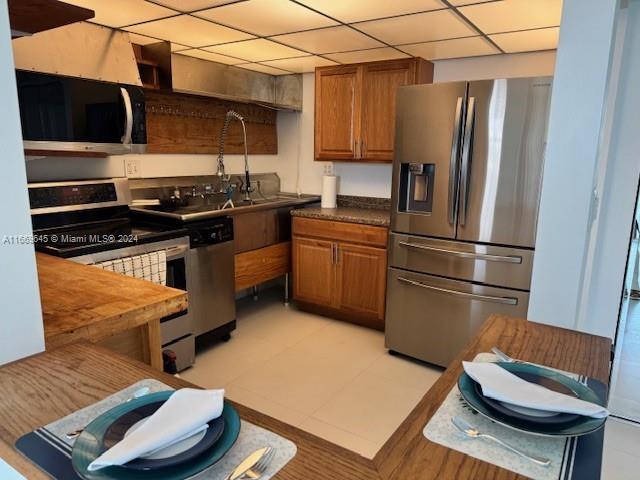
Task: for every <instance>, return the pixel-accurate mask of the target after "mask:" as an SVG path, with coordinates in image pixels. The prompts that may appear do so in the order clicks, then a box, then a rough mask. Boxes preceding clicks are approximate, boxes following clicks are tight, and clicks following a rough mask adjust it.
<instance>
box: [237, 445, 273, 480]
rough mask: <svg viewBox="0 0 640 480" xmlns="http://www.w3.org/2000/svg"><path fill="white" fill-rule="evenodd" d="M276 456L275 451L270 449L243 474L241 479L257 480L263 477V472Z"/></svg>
mask: <svg viewBox="0 0 640 480" xmlns="http://www.w3.org/2000/svg"><path fill="white" fill-rule="evenodd" d="M275 454H276V449H275V448H271V449H270V450H269V451H268V452H267V453H265V454H264V455H263V457H262V458H261V459H260V460H259V461H258V462H257V463H256V464H255V465H254V466H253V467H251V468H250V469H249V470H247V471H246V472H244V475H243V476H242V478H249V479H251V480H258V479H259V478H260V477H262V476H263V475H264V472H266V471H267V468H269V464H270V463H271V460H273V457H274V456H275Z"/></svg>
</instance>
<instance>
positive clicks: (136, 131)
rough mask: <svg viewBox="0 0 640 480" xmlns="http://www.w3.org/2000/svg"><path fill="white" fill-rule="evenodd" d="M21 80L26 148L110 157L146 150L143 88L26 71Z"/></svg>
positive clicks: (20, 75)
mask: <svg viewBox="0 0 640 480" xmlns="http://www.w3.org/2000/svg"><path fill="white" fill-rule="evenodd" d="M16 80H17V82H16V83H17V87H18V102H19V105H20V121H21V124H22V139H23V141H24V148H25V149H32V150H38V151H45V152H46V151H56V152H60V151H62V152H64V151H69V152H86V153H88V154H89V153H98V154H107V155H117V154H123V153H131V152H135V153H142V152H144V151H145V150H146V143H147V134H146V121H145V101H144V91H143V90H142V89H141V88H140V87H136V86H131V85H119V84H115V83H108V82H100V81H96V80H87V79H83V78H74V77H63V76H60V75H51V74H46V73H38V72H30V71H23V70H17V71H16ZM58 154H59V153H58Z"/></svg>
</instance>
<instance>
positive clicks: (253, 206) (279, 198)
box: [131, 193, 320, 222]
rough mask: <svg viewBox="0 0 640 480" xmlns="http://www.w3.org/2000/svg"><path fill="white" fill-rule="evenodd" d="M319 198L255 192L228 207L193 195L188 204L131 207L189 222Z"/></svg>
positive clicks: (143, 211)
mask: <svg viewBox="0 0 640 480" xmlns="http://www.w3.org/2000/svg"><path fill="white" fill-rule="evenodd" d="M319 200H320V197H319V196H317V195H300V196H298V195H296V194H293V193H277V194H275V195H268V196H265V197H261V196H256V195H255V193H254V194H253V196H252V199H251V201H250V202H249V201H243V200H242V199H239V200H234V206H233V207H229V206H227V207H226V208H223V207H224V202H218V201H215V202H211V201H210V199H208V198H200V197H193V198H190V199H189V200H188V202H187V204H186V205H145V206H135V205H134V206H132V207H131V209H132V210H134V211H137V212H140V213H144V214H148V215H157V216H162V217H167V218H172V219H176V220H181V221H183V222H187V221H194V220H205V219H207V218H214V217H219V216H223V215H237V214H240V213H247V212H251V211H259V210H266V209H271V208H280V207H286V206H295V205H305V204H308V203H314V202H317V201H319Z"/></svg>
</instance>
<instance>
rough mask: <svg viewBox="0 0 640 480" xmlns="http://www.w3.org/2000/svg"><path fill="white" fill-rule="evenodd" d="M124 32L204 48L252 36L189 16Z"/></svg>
mask: <svg viewBox="0 0 640 480" xmlns="http://www.w3.org/2000/svg"><path fill="white" fill-rule="evenodd" d="M126 30H129V31H131V32H134V33H141V34H143V35H145V34H146V35H151V36H153V37H157V38H163V39H165V40H169V41H171V42H176V43H181V44H183V45H188V46H190V47H204V46H208V45H215V44H218V43H226V42H236V41H238V40H246V39H248V38H253V35H249V34H246V33H243V32H240V31H238V30H234V29H231V28H227V27H223V26H222V25H216V24H215V23H211V22H207V21H206V20H201V19H199V18H194V17H191V16H189V15H180V16H178V17H171V18H166V19H164V20H157V21H155V22H150V23H143V24H142V25H134V26H132V27H127V28H126Z"/></svg>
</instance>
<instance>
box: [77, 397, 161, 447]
mask: <svg viewBox="0 0 640 480" xmlns="http://www.w3.org/2000/svg"><path fill="white" fill-rule="evenodd" d="M147 393H149V387H142V388H139V389H138V390H136V391H135V392H133V395H131V396H130V397H129V398H127V399H126V400H125V401H124V402H122V403H127V402H130V401H131V400H135V399H136V398H140V397H143V396H145V395H146V394H147ZM83 431H84V428H79V429H78V430H74V431H73V432H69V433H66V434H65V437H66V438H67V440H73V439H74V438H76V437H77V436H78V435H80V434H81V433H82V432H83Z"/></svg>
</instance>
